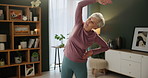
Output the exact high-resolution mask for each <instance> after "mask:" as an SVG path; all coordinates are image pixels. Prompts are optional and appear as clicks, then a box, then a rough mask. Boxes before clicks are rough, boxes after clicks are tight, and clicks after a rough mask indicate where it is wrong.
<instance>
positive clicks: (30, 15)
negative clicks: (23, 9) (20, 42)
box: [29, 11, 32, 21]
mask: <svg viewBox="0 0 148 78" xmlns="http://www.w3.org/2000/svg"><path fill="white" fill-rule="evenodd" d="M29 21H32V12H31V11H30V13H29Z"/></svg>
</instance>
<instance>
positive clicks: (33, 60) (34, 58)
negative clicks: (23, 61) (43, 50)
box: [31, 57, 39, 62]
mask: <svg viewBox="0 0 148 78" xmlns="http://www.w3.org/2000/svg"><path fill="white" fill-rule="evenodd" d="M36 61H39V58H38V57H31V62H36Z"/></svg>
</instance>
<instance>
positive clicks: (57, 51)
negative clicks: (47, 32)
mask: <svg viewBox="0 0 148 78" xmlns="http://www.w3.org/2000/svg"><path fill="white" fill-rule="evenodd" d="M52 48H55V60H54V70H55V69H56V65H59V71H60V72H61V68H60V67H61V66H60V53H59V52H60V51H59V49H60V48H64V47H59V46H52ZM57 53H58V61H59V62H58V63H57V62H56V60H57Z"/></svg>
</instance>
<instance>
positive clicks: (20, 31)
mask: <svg viewBox="0 0 148 78" xmlns="http://www.w3.org/2000/svg"><path fill="white" fill-rule="evenodd" d="M14 34H15V35H28V34H30V26H29V25H15V26H14Z"/></svg>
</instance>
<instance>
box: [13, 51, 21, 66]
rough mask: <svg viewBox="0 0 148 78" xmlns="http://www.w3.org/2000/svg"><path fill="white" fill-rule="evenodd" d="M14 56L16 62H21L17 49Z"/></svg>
mask: <svg viewBox="0 0 148 78" xmlns="http://www.w3.org/2000/svg"><path fill="white" fill-rule="evenodd" d="M14 58H15V63H16V64H20V63H22V56H21V53H19V52H18V51H17V53H16V56H15V57H14Z"/></svg>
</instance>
